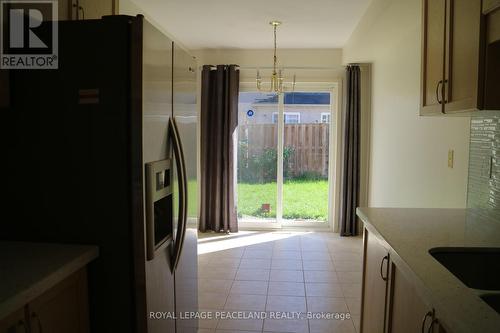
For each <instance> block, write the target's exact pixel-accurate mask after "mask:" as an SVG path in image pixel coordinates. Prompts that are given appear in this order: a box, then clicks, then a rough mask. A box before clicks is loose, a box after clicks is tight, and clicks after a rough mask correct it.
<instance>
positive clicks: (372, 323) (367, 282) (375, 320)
mask: <svg viewBox="0 0 500 333" xmlns="http://www.w3.org/2000/svg"><path fill="white" fill-rule="evenodd" d="M363 242H364V262H363V292H362V297H363V302H362V303H361V304H362V315H361V331H362V332H384V329H385V310H386V303H387V286H388V285H387V282H388V278H387V277H388V275H387V274H388V267H389V266H388V265H389V252H388V251H387V250H386V248H385V247H384V246H383V245H382V244H381V243H380V242H379V240H378V239H377V237H376V236H374V235H373V234H371V233H370V232H369V231H368V230H366V229H365V232H364V241H363Z"/></svg>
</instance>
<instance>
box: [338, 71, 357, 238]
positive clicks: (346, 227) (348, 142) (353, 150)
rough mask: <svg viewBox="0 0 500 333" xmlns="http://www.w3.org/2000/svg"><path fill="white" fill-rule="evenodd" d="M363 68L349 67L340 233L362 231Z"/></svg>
mask: <svg viewBox="0 0 500 333" xmlns="http://www.w3.org/2000/svg"><path fill="white" fill-rule="evenodd" d="M360 75H361V74H360V69H359V66H356V65H349V66H347V69H346V105H345V113H344V122H343V127H342V133H343V139H344V142H343V149H342V152H343V154H342V176H341V181H342V183H341V184H342V185H341V194H340V235H341V236H355V235H357V234H358V219H357V217H356V207H358V203H359V163H360V160H359V154H360V152H359V141H360V140H359V138H360V133H359V128H360V107H361V104H360Z"/></svg>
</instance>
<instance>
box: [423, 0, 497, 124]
mask: <svg viewBox="0 0 500 333" xmlns="http://www.w3.org/2000/svg"><path fill="white" fill-rule="evenodd" d="M495 1H496V0H495ZM490 2H491V1H490ZM422 3H423V14H422V15H423V20H422V82H421V105H420V114H421V115H424V116H425V115H439V114H457V113H463V114H470V113H471V112H474V111H477V110H496V109H500V103H498V101H496V100H495V96H497V95H498V94H492V93H490V92H491V91H494V90H495V89H496V88H498V87H499V83H500V79H499V76H498V75H493V74H495V70H496V71H498V68H499V65H500V60H498V59H500V58H499V57H496V56H497V55H498V51H497V50H498V45H497V47H495V41H498V40H499V39H500V34H498V33H495V29H496V28H495V27H497V26H498V25H500V21H499V19H500V14H498V13H495V12H498V11H500V10H499V9H498V7H496V8H497V9H496V10H490V12H489V13H488V14H484V13H483V9H484V8H483V7H484V4H483V1H481V0H422ZM490 7H491V5H490ZM497 44H498V43H497Z"/></svg>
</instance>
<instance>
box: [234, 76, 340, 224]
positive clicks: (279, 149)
mask: <svg viewBox="0 0 500 333" xmlns="http://www.w3.org/2000/svg"><path fill="white" fill-rule="evenodd" d="M337 91H338V86H337V84H323V85H318V84H317V85H305V84H302V85H297V86H296V89H295V91H293V92H285V93H283V94H275V93H262V92H256V91H255V89H253V87H251V85H248V89H246V85H244V84H243V85H242V89H241V91H240V96H239V106H238V133H237V138H236V139H235V140H236V141H237V142H236V145H235V146H236V147H237V148H236V153H235V159H236V163H235V165H236V167H237V172H236V174H237V179H236V181H237V186H235V188H236V191H237V193H236V196H237V212H238V222H239V224H240V226H241V227H243V228H246V227H247V228H268V227H271V228H281V227H284V226H286V227H296V226H309V227H312V226H313V227H331V226H332V219H333V215H334V204H333V203H334V200H333V199H334V198H333V194H334V192H335V191H334V188H335V185H336V182H335V172H334V171H335V169H336V168H335V154H336V151H337V149H336V147H337V135H336V133H337V131H336V129H337V124H338V112H337V109H338V94H337Z"/></svg>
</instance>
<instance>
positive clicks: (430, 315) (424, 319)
mask: <svg viewBox="0 0 500 333" xmlns="http://www.w3.org/2000/svg"><path fill="white" fill-rule="evenodd" d="M427 317H432V311H429V312H427V313H426V314H425V316H424V318H422V330H421V332H422V333H425V322H426V321H427ZM431 326H432V325H431Z"/></svg>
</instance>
